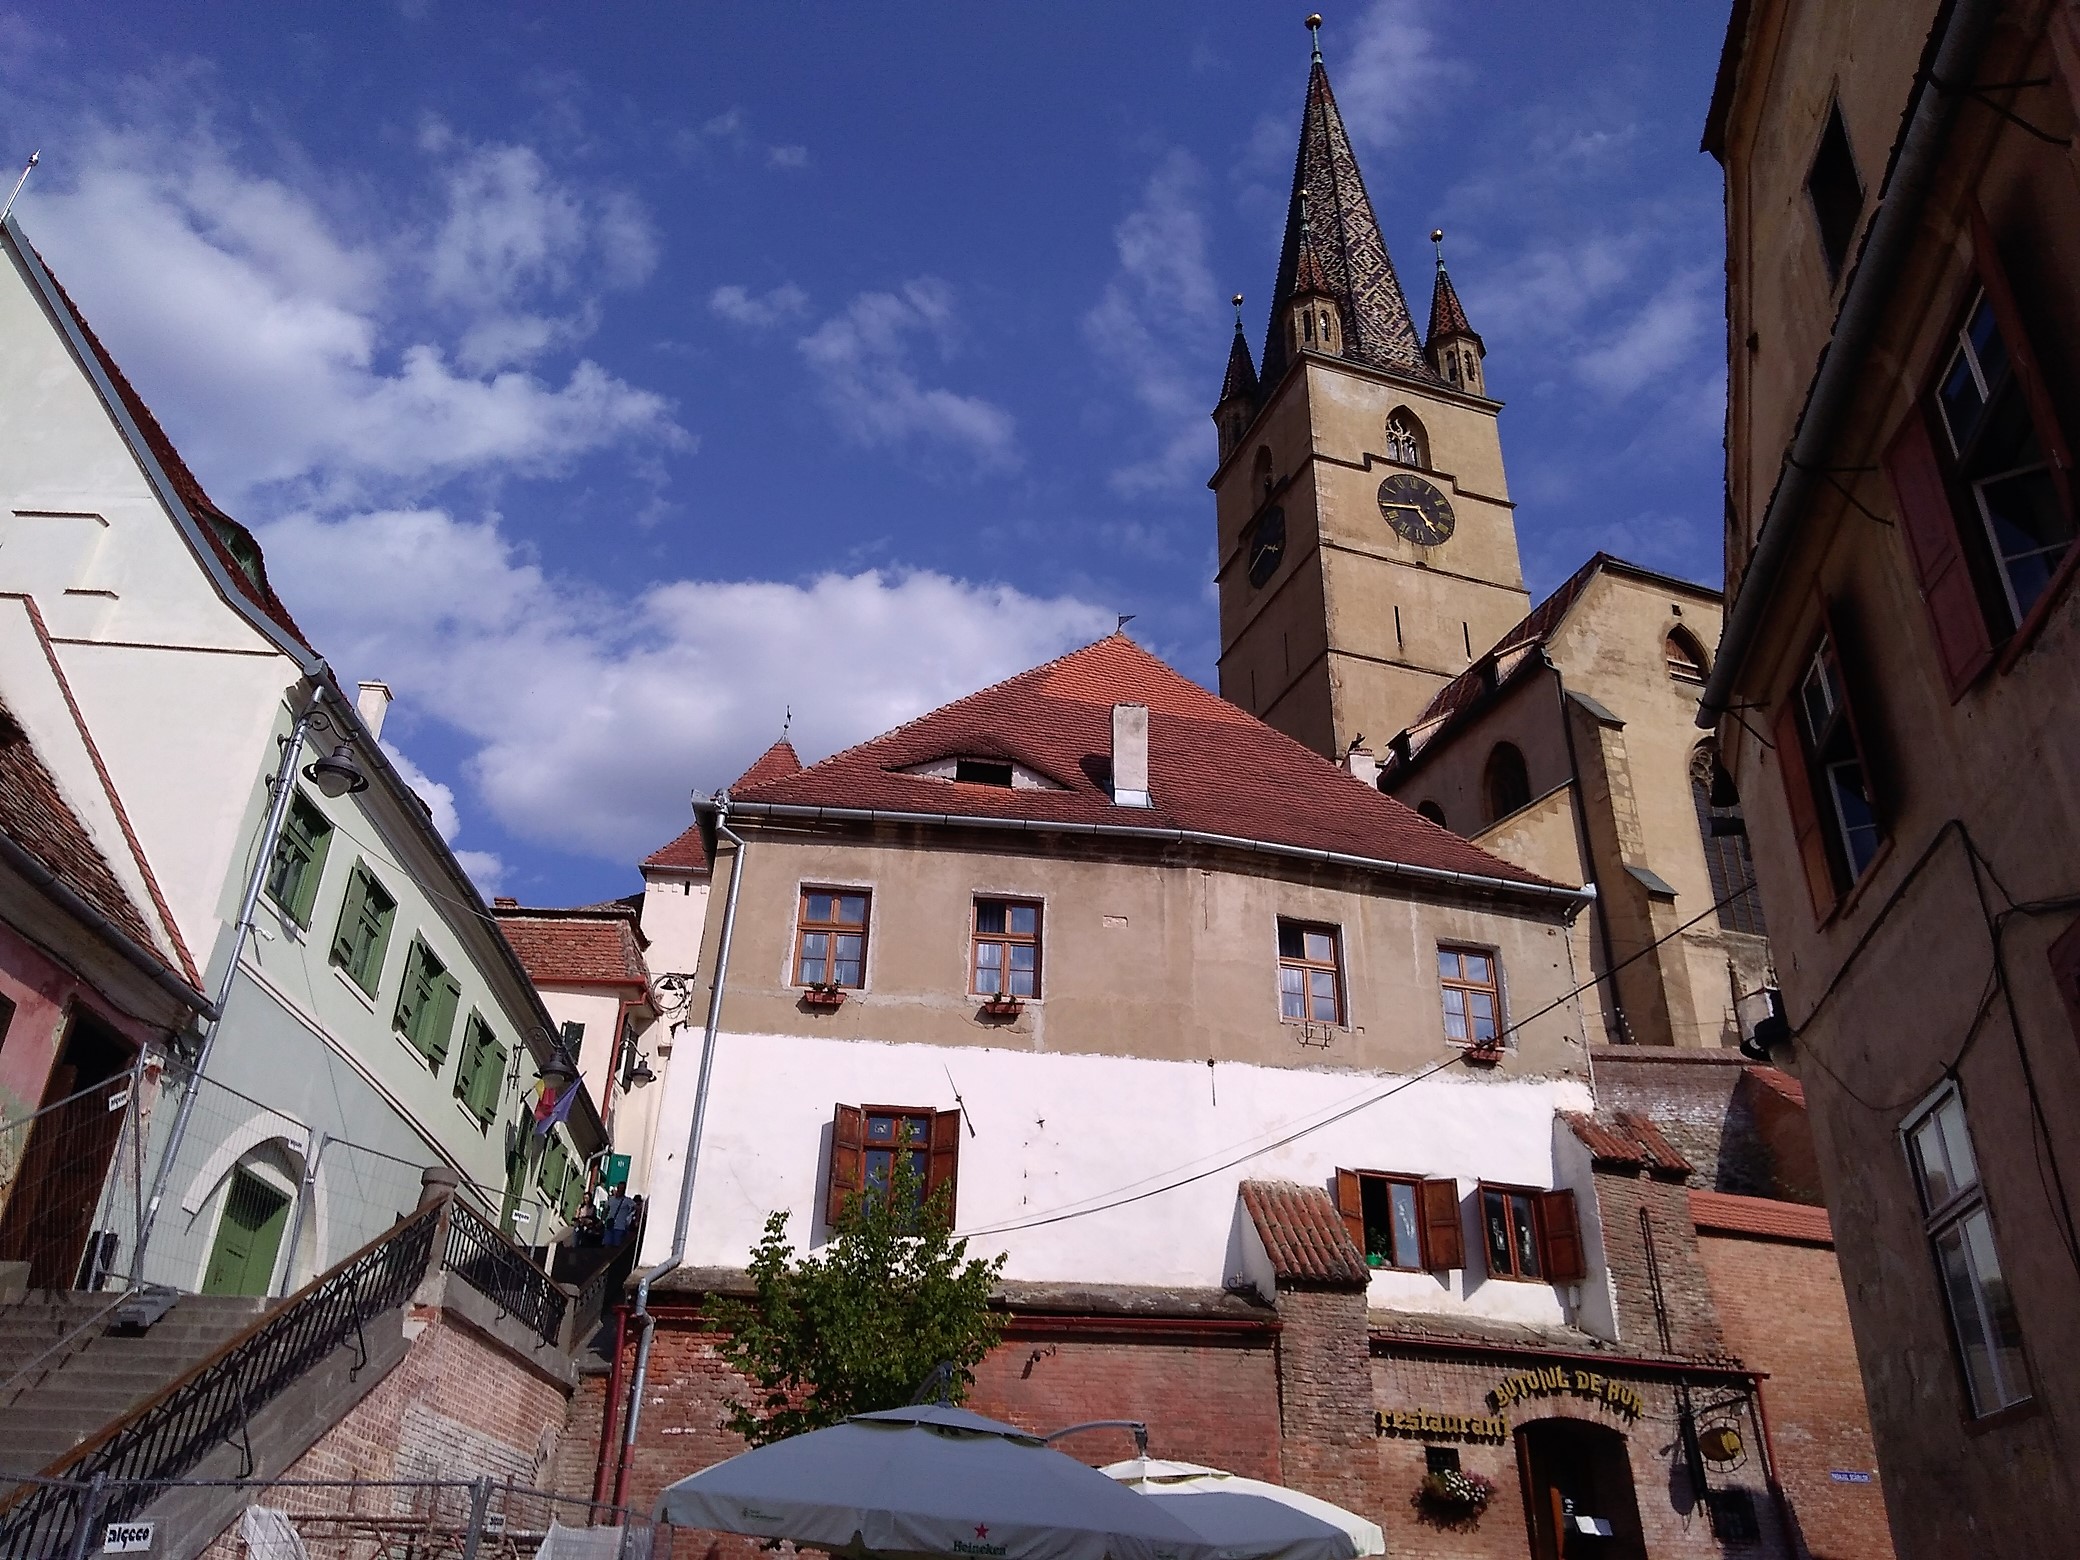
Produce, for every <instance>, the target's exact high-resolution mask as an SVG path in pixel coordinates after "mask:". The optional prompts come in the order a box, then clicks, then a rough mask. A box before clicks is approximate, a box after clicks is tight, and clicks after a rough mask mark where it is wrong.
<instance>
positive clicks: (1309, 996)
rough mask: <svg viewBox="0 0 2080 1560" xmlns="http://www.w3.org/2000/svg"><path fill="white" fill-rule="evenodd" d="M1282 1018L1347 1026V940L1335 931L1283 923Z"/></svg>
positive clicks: (1301, 923)
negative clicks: (1344, 1016)
mask: <svg viewBox="0 0 2080 1560" xmlns="http://www.w3.org/2000/svg"><path fill="white" fill-rule="evenodd" d="M1278 1014H1279V1017H1280V1018H1289V1019H1298V1020H1302V1021H1305V1022H1308V1023H1316V1024H1340V1023H1342V1022H1343V938H1342V935H1341V934H1340V933H1339V932H1338V931H1337V929H1336V928H1335V927H1333V926H1311V925H1309V924H1308V923H1306V922H1304V921H1287V920H1283V919H1281V920H1280V921H1279V923H1278Z"/></svg>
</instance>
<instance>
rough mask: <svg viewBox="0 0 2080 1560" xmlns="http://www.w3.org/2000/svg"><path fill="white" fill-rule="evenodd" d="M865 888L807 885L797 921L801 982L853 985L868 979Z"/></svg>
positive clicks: (797, 966) (796, 972)
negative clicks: (811, 886)
mask: <svg viewBox="0 0 2080 1560" xmlns="http://www.w3.org/2000/svg"><path fill="white" fill-rule="evenodd" d="M868 899H869V895H868V894H867V892H866V890H865V889H838V888H805V889H803V890H802V908H801V915H800V919H799V920H798V922H797V923H796V928H795V930H796V937H795V959H794V979H795V984H796V985H798V986H850V987H853V988H855V989H857V988H858V987H861V986H864V985H865V984H866V981H867V905H868Z"/></svg>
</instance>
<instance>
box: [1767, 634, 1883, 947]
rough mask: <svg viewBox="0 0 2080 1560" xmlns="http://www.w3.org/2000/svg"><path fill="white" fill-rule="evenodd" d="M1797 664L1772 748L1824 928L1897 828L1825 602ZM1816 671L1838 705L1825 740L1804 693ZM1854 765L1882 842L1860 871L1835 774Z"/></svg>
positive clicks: (1816, 911)
mask: <svg viewBox="0 0 2080 1560" xmlns="http://www.w3.org/2000/svg"><path fill="white" fill-rule="evenodd" d="M1796 665H1797V670H1796V671H1795V672H1794V674H1793V681H1792V683H1791V686H1790V688H1789V690H1788V691H1787V692H1786V694H1785V696H1784V702H1783V703H1782V705H1781V706H1780V707H1779V708H1778V710H1777V716H1776V722H1775V730H1774V732H1773V733H1772V736H1773V745H1774V747H1775V749H1776V754H1777V764H1778V768H1779V770H1780V772H1781V777H1782V779H1783V782H1784V796H1785V801H1786V803H1787V804H1788V806H1789V807H1790V811H1791V823H1792V830H1793V833H1794V835H1795V836H1796V840H1797V845H1798V853H1799V859H1800V861H1801V862H1802V864H1803V865H1804V867H1805V871H1806V885H1807V888H1808V889H1809V890H1810V891H1811V894H1812V899H1813V914H1814V918H1815V919H1816V920H1819V921H1825V920H1826V919H1827V918H1828V917H1829V916H1830V915H1832V914H1833V913H1834V912H1835V910H1836V908H1837V907H1838V906H1839V905H1840V904H1841V903H1842V901H1843V899H1844V898H1845V896H1847V895H1848V894H1849V893H1850V891H1851V890H1853V889H1854V888H1855V887H1856V886H1857V885H1858V884H1859V883H1862V882H1864V881H1866V880H1867V879H1868V878H1869V876H1870V873H1871V871H1872V869H1873V868H1875V867H1876V866H1877V864H1878V862H1879V861H1880V860H1881V859H1882V858H1883V856H1884V852H1885V844H1886V842H1887V840H1888V839H1889V838H1890V836H1891V828H1890V820H1889V819H1888V817H1887V815H1886V809H1885V806H1884V804H1883V802H1882V800H1881V798H1880V795H1879V790H1878V785H1877V776H1876V772H1875V771H1874V770H1873V769H1872V767H1871V762H1870V750H1869V748H1868V747H1867V746H1866V744H1865V742H1864V740H1863V730H1862V725H1861V722H1860V720H1859V718H1858V714H1857V706H1858V703H1859V702H1860V700H1861V696H1862V695H1861V690H1860V688H1858V687H1856V686H1854V685H1852V681H1851V679H1850V676H1849V673H1848V669H1847V666H1846V663H1845V662H1844V659H1843V655H1842V636H1841V633H1840V631H1839V629H1838V628H1837V626H1836V623H1835V618H1834V614H1833V613H1832V612H1831V611H1830V610H1829V609H1828V608H1827V606H1826V605H1825V604H1824V603H1823V604H1822V607H1821V611H1820V628H1819V630H1818V631H1817V632H1816V633H1815V634H1814V635H1813V637H1812V639H1811V640H1810V641H1809V648H1808V649H1807V651H1806V653H1805V654H1804V655H1802V656H1800V657H1799V659H1798V661H1797V663H1796ZM1816 670H1817V671H1818V672H1819V675H1820V683H1821V686H1822V690H1823V692H1824V693H1825V694H1826V695H1827V697H1828V699H1829V700H1830V702H1831V704H1832V706H1833V707H1832V708H1831V709H1830V711H1829V714H1828V720H1827V728H1826V731H1825V733H1816V732H1815V731H1814V730H1813V729H1812V723H1811V720H1810V718H1809V716H1808V713H1807V709H1806V689H1807V687H1808V685H1809V684H1810V683H1811V682H1812V680H1813V677H1814V674H1815V672H1816ZM1830 753H1832V756H1830ZM1850 763H1853V764H1854V765H1855V767H1856V770H1857V772H1858V774H1860V776H1861V777H1862V781H1863V795H1864V800H1865V802H1866V804H1867V805H1868V807H1869V808H1870V812H1871V818H1872V827H1873V829H1874V831H1875V836H1876V837H1875V841H1874V843H1873V845H1872V848H1871V853H1870V855H1869V856H1868V857H1867V858H1866V859H1865V860H1864V862H1863V864H1862V865H1861V866H1858V865H1857V863H1856V861H1855V859H1854V858H1853V857H1852V856H1851V854H1850V851H1849V823H1848V819H1847V817H1846V816H1845V815H1844V812H1843V809H1842V799H1841V797H1840V796H1839V795H1838V794H1836V791H1835V789H1834V784H1833V779H1832V777H1831V773H1830V772H1831V771H1832V770H1834V769H1838V768H1840V767H1842V766H1843V765H1846V764H1850Z"/></svg>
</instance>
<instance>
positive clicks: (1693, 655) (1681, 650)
mask: <svg viewBox="0 0 2080 1560" xmlns="http://www.w3.org/2000/svg"><path fill="white" fill-rule="evenodd" d="M1661 653H1662V657H1663V659H1664V660H1665V661H1666V662H1667V663H1668V675H1669V676H1670V677H1671V678H1672V679H1673V680H1675V681H1676V682H1679V683H1692V684H1696V685H1698V686H1702V685H1703V683H1704V680H1705V675H1706V671H1705V657H1704V646H1703V645H1701V644H1699V643H1698V642H1697V636H1696V635H1695V634H1693V633H1691V632H1690V630H1689V629H1687V628H1675V629H1671V630H1669V635H1668V639H1667V641H1666V643H1664V644H1663V646H1662V652H1661Z"/></svg>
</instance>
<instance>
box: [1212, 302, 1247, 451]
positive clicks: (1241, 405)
mask: <svg viewBox="0 0 2080 1560" xmlns="http://www.w3.org/2000/svg"><path fill="white" fill-rule="evenodd" d="M1256 414H1257V365H1256V364H1254V363H1252V362H1251V361H1250V357H1249V339H1248V338H1247V337H1246V336H1244V335H1243V334H1242V294H1241V293H1237V294H1236V295H1235V340H1234V341H1233V342H1232V343H1231V344H1230V345H1229V347H1228V371H1227V373H1225V374H1223V375H1222V376H1221V398H1220V400H1219V401H1217V402H1215V403H1214V408H1213V426H1214V428H1215V429H1216V430H1217V431H1218V433H1219V435H1220V458H1221V459H1222V460H1226V459H1227V458H1228V452H1229V451H1231V450H1233V449H1234V448H1235V446H1236V445H1237V444H1238V443H1240V442H1241V440H1242V433H1243V430H1244V429H1245V428H1247V427H1248V426H1249V423H1250V419H1251V418H1252V417H1254V416H1256Z"/></svg>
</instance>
